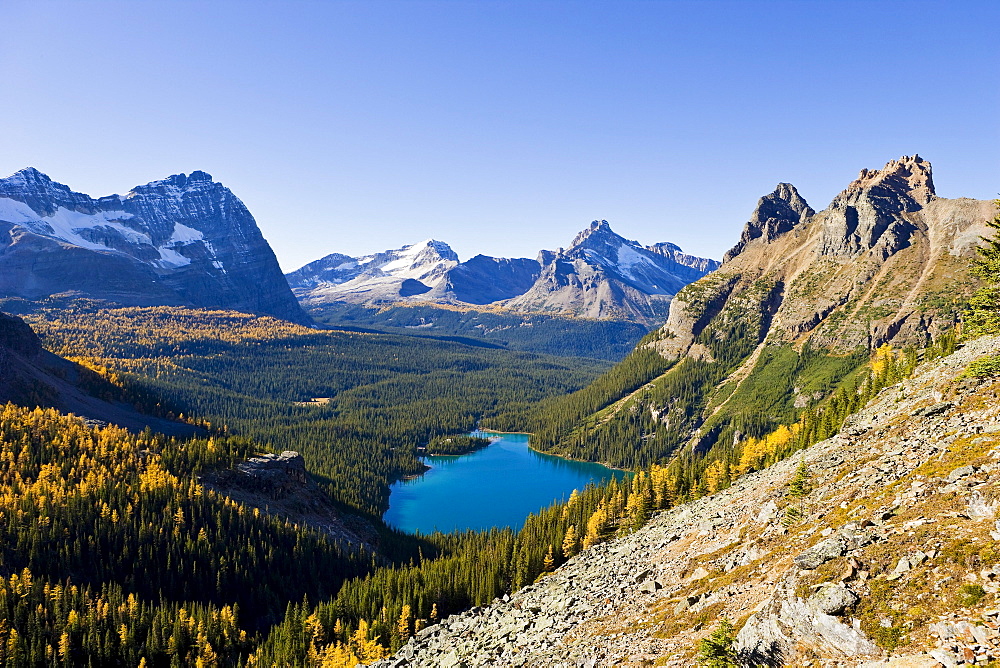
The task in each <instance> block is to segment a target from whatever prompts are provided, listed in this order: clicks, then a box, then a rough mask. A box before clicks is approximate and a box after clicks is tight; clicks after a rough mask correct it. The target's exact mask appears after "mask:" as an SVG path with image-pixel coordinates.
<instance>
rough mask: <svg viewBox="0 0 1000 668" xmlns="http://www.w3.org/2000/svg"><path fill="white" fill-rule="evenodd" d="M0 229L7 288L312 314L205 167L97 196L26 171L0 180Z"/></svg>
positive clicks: (241, 209) (245, 214)
mask: <svg viewBox="0 0 1000 668" xmlns="http://www.w3.org/2000/svg"><path fill="white" fill-rule="evenodd" d="M0 232H4V233H6V234H5V235H4V237H3V241H2V242H0V295H10V296H19V297H23V298H26V299H39V298H44V297H46V296H48V295H51V294H56V293H60V292H66V291H74V292H77V293H79V294H85V295H88V296H91V297H95V298H101V299H108V300H110V301H114V302H117V303H122V304H143V305H146V304H191V305H197V306H209V307H213V308H233V309H237V310H242V311H248V312H251V313H267V314H270V315H275V316H278V317H280V318H287V319H290V320H296V321H299V322H308V321H309V319H308V318H307V317H306V316H305V314H304V313H303V312H302V310H301V308H300V307H299V306H298V304H297V303H296V302H295V299H294V296H293V295H292V293H291V291H290V290H289V289H288V284H287V282H286V281H285V280H284V278H283V276H282V275H281V269H280V267H279V266H278V261H277V259H276V258H275V257H274V253H273V251H272V250H271V248H270V246H268V244H267V241H265V240H264V237H263V236H262V235H261V233H260V229H259V228H258V227H257V222H256V221H255V220H254V218H253V216H252V215H251V214H250V212H249V210H247V208H246V206H244V204H243V202H241V201H240V200H239V198H238V197H236V195H234V194H233V193H232V191H230V190H229V188H227V187H225V186H224V185H222V184H221V183H218V182H216V181H213V180H212V176H211V175H210V174H208V173H207V172H203V171H194V172H192V173H191V174H190V175H185V174H175V175H173V176H170V177H168V178H166V179H162V180H160V181H153V182H151V183H147V184H146V185H142V186H137V187H135V188H133V189H132V190H131V191H130V192H129V194H128V195H127V196H126V197H125V198H122V197H120V196H118V195H108V196H105V197H101V198H98V199H95V198H92V197H90V196H89V195H85V194H83V193H78V192H74V191H72V190H70V188H69V187H67V186H65V185H63V184H61V183H57V182H55V181H53V180H52V179H50V178H49V177H48V176H46V175H45V174H43V173H41V172H40V171H38V170H37V169H34V168H27V169H23V170H21V171H19V172H17V173H16V174H14V175H12V176H10V177H8V178H5V179H0Z"/></svg>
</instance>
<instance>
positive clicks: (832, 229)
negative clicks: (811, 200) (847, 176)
mask: <svg viewBox="0 0 1000 668" xmlns="http://www.w3.org/2000/svg"><path fill="white" fill-rule="evenodd" d="M933 199H934V181H933V179H932V178H931V165H930V163H929V162H927V161H926V160H923V159H921V158H920V156H919V155H913V156H904V157H902V158H900V159H899V160H893V161H891V162H890V163H888V164H887V165H886V166H885V167H883V168H882V169H880V170H869V169H863V170H861V174H860V175H859V176H858V178H857V179H856V180H855V181H853V182H852V183H851V184H850V185H849V186H848V187H847V189H846V190H844V191H843V192H841V193H840V194H839V195H837V196H836V197H835V198H834V199H833V202H831V203H830V206H829V207H828V208H827V210H826V211H824V212H823V215H822V217H821V220H820V221H819V222H818V224H819V225H820V226H821V227H822V236H821V240H820V245H819V253H820V255H833V256H840V257H856V256H858V255H860V254H861V253H865V252H871V253H872V255H873V256H875V257H878V258H880V259H882V260H885V259H886V258H888V257H889V256H891V255H894V254H895V253H898V252H899V251H900V250H902V249H903V248H905V247H906V246H907V245H909V243H910V238H911V236H912V235H913V234H914V233H915V232H917V230H918V226H917V223H916V221H913V220H911V219H909V218H908V217H907V216H906V215H905V214H908V213H915V212H917V211H920V210H921V209H922V208H923V207H924V206H926V205H927V204H929V203H930V202H931V200H933Z"/></svg>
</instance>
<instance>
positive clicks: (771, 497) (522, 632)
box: [376, 338, 1000, 668]
mask: <svg viewBox="0 0 1000 668" xmlns="http://www.w3.org/2000/svg"><path fill="white" fill-rule="evenodd" d="M998 348H1000V339H996V338H993V339H980V340H978V341H974V342H971V343H969V344H968V345H966V346H965V347H964V348H963V349H961V350H959V351H958V352H957V353H955V354H954V355H951V356H949V357H947V358H944V359H941V360H936V361H933V362H929V363H927V364H924V365H923V366H921V367H920V368H918V370H917V373H916V374H915V375H914V376H913V377H912V378H910V379H908V380H906V381H903V382H902V383H900V384H898V385H895V386H892V387H890V388H887V389H886V390H884V391H883V392H882V393H881V394H880V395H879V396H878V397H877V398H876V400H875V401H873V402H872V403H871V404H870V405H869V406H868V407H866V408H865V409H864V410H862V411H861V412H859V413H858V414H856V415H855V416H853V417H852V418H851V419H850V420H849V421H848V423H847V424H846V425H845V427H844V429H843V430H842V431H841V432H840V433H839V434H838V435H836V436H834V437H833V438H830V439H828V440H826V441H822V442H820V443H817V444H816V445H814V446H812V447H811V448H809V449H807V450H805V451H804V452H803V453H802V454H801V455H796V456H794V457H792V458H790V459H787V460H785V461H783V462H779V463H778V464H776V465H774V466H772V467H770V468H768V469H766V470H764V471H760V472H756V473H750V474H747V475H744V476H742V477H739V478H738V479H736V481H735V482H734V484H733V485H732V486H731V487H730V488H728V489H726V490H724V491H721V492H718V493H716V494H714V495H711V496H707V497H703V498H701V499H698V500H697V501H694V502H691V503H687V504H684V505H681V506H678V507H676V508H673V509H671V510H669V511H665V512H663V513H660V514H658V515H657V516H656V517H654V518H653V520H652V521H651V522H650V523H649V524H648V525H647V526H646V527H644V528H642V529H640V530H639V531H637V532H635V533H633V534H630V535H627V536H624V537H621V538H617V539H615V540H613V541H610V542H608V543H604V544H600V545H597V546H595V547H593V548H591V549H589V550H585V551H584V552H583V553H581V554H579V555H577V556H575V557H573V558H572V559H570V560H569V561H568V562H567V563H566V564H565V565H563V566H561V567H560V568H558V569H557V570H556V571H555V572H553V573H551V574H549V575H546V576H545V577H543V578H541V579H540V580H539V581H538V582H536V583H535V584H533V585H531V586H529V587H526V588H524V589H522V590H520V591H518V592H516V593H514V594H513V595H509V596H505V597H503V598H502V599H498V600H496V601H494V602H493V603H492V604H491V605H489V606H487V607H483V608H475V609H473V610H470V611H468V612H465V613H462V614H460V615H455V616H452V617H449V618H447V619H445V620H443V621H442V622H441V623H440V624H438V625H435V626H431V627H428V628H427V629H425V630H423V631H421V632H420V633H419V634H418V635H417V636H416V637H415V638H413V639H411V640H410V641H409V642H408V643H407V644H406V645H405V646H404V647H403V648H402V649H401V650H400V652H399V653H397V654H396V656H395V657H393V658H391V659H389V660H387V661H384V662H382V663H380V664H376V665H379V666H467V667H468V668H473V667H475V666H487V665H504V666H567V665H569V666H610V665H665V666H674V667H677V668H680V667H682V666H683V667H687V666H692V665H695V664H696V659H695V652H696V646H697V643H698V641H699V640H700V639H702V638H704V637H705V636H706V635H708V634H709V633H710V632H711V631H712V630H713V629H714V628H715V625H716V623H717V620H719V619H723V618H724V619H729V620H732V621H733V622H735V623H737V624H738V625H739V628H738V634H737V639H736V642H735V644H734V649H735V651H736V652H737V654H738V656H739V657H740V662H741V665H747V666H751V665H753V666H764V665H766V666H783V665H784V666H804V665H814V666H815V665H827V666H832V665H837V666H840V667H842V668H847V667H850V666H875V665H896V666H954V665H960V664H961V663H966V664H972V663H976V664H982V663H985V662H987V661H988V660H990V659H992V658H997V657H1000V631H998V630H997V629H998V627H1000V624H998V622H997V616H998V612H997V609H996V608H997V603H998V600H997V596H998V592H1000V569H998V568H997V567H996V566H990V565H984V563H983V562H982V561H981V560H980V558H979V557H978V556H977V557H976V558H971V557H970V555H973V554H975V555H981V554H982V555H985V554H992V552H991V550H992V549H993V547H992V534H991V532H994V533H996V536H1000V529H997V528H996V521H995V520H996V519H997V518H996V505H990V504H984V503H983V502H982V500H983V499H986V498H989V497H992V496H994V495H996V494H998V493H1000V406H998V405H997V403H996V401H995V400H994V397H995V394H996V393H997V392H1000V380H993V381H989V380H985V381H983V380H964V379H961V378H960V376H961V373H962V371H963V369H965V367H966V366H967V365H968V364H969V363H970V362H971V361H973V360H975V359H978V358H980V357H982V356H983V355H986V354H991V353H995V351H996V350H997V349H998ZM942 406H943V408H938V407H942ZM928 409H931V410H928ZM800 458H801V459H800ZM800 461H802V462H804V463H805V465H806V469H807V471H808V472H809V486H810V491H809V493H808V494H807V495H806V496H805V497H804V498H802V499H801V500H795V499H791V498H789V495H788V493H787V491H788V484H789V482H790V480H791V479H792V478H793V476H794V475H795V473H796V470H797V469H798V467H799V463H800ZM790 506H795V510H796V513H795V514H792V513H791V512H790V511H789V507H790ZM973 508H975V509H976V510H972V509H973ZM918 552H919V554H918ZM901 563H903V564H904V565H903V566H900V564H901ZM965 585H968V588H966V589H963V587H964V586H965ZM973 585H975V586H974V587H973ZM963 592H971V594H963ZM963 596H964V598H963ZM889 648H894V649H889Z"/></svg>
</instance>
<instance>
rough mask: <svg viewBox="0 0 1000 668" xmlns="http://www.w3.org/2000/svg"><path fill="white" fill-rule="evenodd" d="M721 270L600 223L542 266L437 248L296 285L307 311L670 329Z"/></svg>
mask: <svg viewBox="0 0 1000 668" xmlns="http://www.w3.org/2000/svg"><path fill="white" fill-rule="evenodd" d="M717 266H718V263H717V262H716V261H714V260H708V259H705V258H699V257H694V256H691V255H686V254H684V253H683V252H681V249H680V248H678V247H677V246H675V245H674V244H669V243H660V244H655V245H653V246H641V245H640V244H638V243H637V242H635V241H629V240H627V239H624V238H622V237H621V236H619V235H617V234H615V232H614V231H612V229H611V227H610V225H608V223H607V221H594V223H593V224H592V225H591V226H590V227H589V228H588V229H586V230H584V231H583V232H581V233H580V234H579V235H577V237H576V239H574V241H573V243H572V244H571V245H570V247H569V248H568V249H565V250H564V249H559V250H558V251H541V252H540V253H539V255H538V258H537V259H534V260H532V259H528V258H512V259H511V258H495V257H489V256H486V255H477V256H475V257H473V258H472V259H470V260H467V261H465V262H459V261H458V256H457V255H456V254H455V252H454V251H453V250H452V249H451V248H450V247H449V246H448V245H447V244H445V243H443V242H440V241H435V240H432V239H428V240H426V241H423V242H421V243H419V244H414V245H411V246H403V247H402V248H400V249H397V250H391V251H385V252H384V253H377V254H374V255H369V256H365V257H361V258H352V257H348V256H346V255H342V254H340V253H334V254H331V255H328V256H326V257H324V258H321V259H320V260H316V261H315V262H311V263H309V264H307V265H306V266H304V267H302V268H301V269H298V270H297V271H294V272H291V273H290V274H288V275H287V278H288V281H289V284H290V285H291V286H292V288H293V290H294V291H295V294H296V296H297V297H298V298H299V299H300V300H301V301H302V303H303V305H305V306H306V308H316V307H319V306H322V305H324V304H330V303H336V302H342V303H349V304H366V305H378V306H385V305H389V304H397V303H407V302H409V303H421V304H442V305H462V304H464V305H478V306H485V305H491V306H493V307H496V308H502V309H507V310H512V311H517V312H526V313H548V314H556V315H571V316H579V317H587V318H613V319H619V320H630V321H635V322H642V323H644V324H647V325H649V324H660V323H662V322H663V321H664V319H665V318H666V315H667V311H668V309H669V304H670V299H671V298H672V297H673V295H674V294H675V293H676V292H677V291H678V290H680V289H681V288H682V287H684V286H685V285H687V284H688V283H690V282H691V281H694V280H697V279H698V278H701V277H702V276H704V275H705V274H707V273H708V272H710V271H712V270H713V269H715V268H716V267H717Z"/></svg>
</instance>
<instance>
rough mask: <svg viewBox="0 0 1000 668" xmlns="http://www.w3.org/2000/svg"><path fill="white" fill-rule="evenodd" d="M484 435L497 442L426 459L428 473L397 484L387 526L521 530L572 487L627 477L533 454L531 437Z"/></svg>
mask: <svg viewBox="0 0 1000 668" xmlns="http://www.w3.org/2000/svg"><path fill="white" fill-rule="evenodd" d="M484 435H486V436H490V437H499V439H498V440H496V441H494V442H493V443H491V444H490V445H489V447H486V448H483V449H481V450H477V451H475V452H472V453H470V454H467V455H454V456H451V455H448V456H446V455H431V456H429V457H426V458H424V460H423V461H424V463H425V464H427V465H428V466H430V467H431V469H430V470H429V471H427V472H426V473H424V474H423V475H421V476H418V477H416V478H413V479H411V480H400V481H399V482H397V483H395V484H393V485H392V486H391V487H390V490H391V492H392V493H391V494H390V495H389V510H387V511H386V513H385V521H386V523H387V524H389V525H391V526H394V527H396V528H397V529H401V530H403V531H407V532H409V533H415V532H419V533H425V534H426V533H431V532H432V531H435V530H440V531H455V530H463V529H490V528H492V527H511V528H513V529H519V528H520V527H521V525H522V524H524V519H525V517H527V516H528V515H529V514H530V513H533V512H536V511H537V510H539V509H541V508H544V507H546V506H548V505H550V504H551V503H552V502H554V501H559V500H564V499H568V498H569V495H570V493H571V492H572V491H573V490H574V489H581V490H582V489H583V488H584V487H586V486H587V484H588V483H591V482H592V483H595V484H597V483H600V482H602V481H604V480H608V479H610V478H612V477H614V478H617V479H619V480H621V479H622V478H624V477H625V476H626V475H628V474H627V473H626V472H624V471H616V470H614V469H609V468H607V467H606V466H601V465H600V464H589V463H586V462H574V461H569V460H566V459H562V458H560V457H553V456H552V455H543V454H541V453H539V452H535V451H534V450H532V449H531V448H529V447H528V435H527V434H495V433H489V432H487V433H485V434H484Z"/></svg>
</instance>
